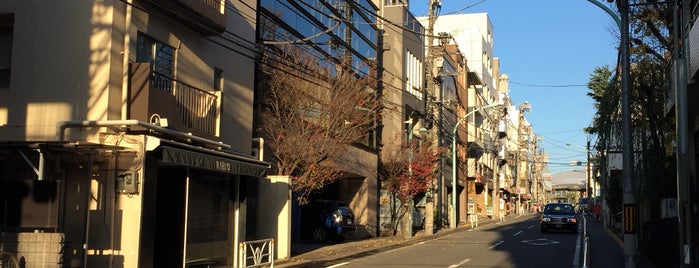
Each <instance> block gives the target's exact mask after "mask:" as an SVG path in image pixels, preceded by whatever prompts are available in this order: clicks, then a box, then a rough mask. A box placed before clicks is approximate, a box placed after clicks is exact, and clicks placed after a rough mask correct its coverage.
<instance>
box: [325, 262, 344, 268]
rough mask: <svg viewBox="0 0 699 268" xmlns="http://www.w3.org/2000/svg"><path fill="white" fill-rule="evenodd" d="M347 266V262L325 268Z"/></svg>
mask: <svg viewBox="0 0 699 268" xmlns="http://www.w3.org/2000/svg"><path fill="white" fill-rule="evenodd" d="M347 264H349V262H343V263H338V264H335V265H330V266H328V267H325V268H335V267H340V266H343V265H347Z"/></svg>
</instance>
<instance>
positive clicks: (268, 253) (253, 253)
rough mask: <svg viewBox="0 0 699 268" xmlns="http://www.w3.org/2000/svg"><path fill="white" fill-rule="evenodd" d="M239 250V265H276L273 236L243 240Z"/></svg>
mask: <svg viewBox="0 0 699 268" xmlns="http://www.w3.org/2000/svg"><path fill="white" fill-rule="evenodd" d="M238 252H239V256H240V258H239V260H240V263H239V265H238V267H246V268H247V267H262V266H269V267H274V239H273V238H269V239H261V240H253V241H245V242H241V243H240V245H239V246H238Z"/></svg>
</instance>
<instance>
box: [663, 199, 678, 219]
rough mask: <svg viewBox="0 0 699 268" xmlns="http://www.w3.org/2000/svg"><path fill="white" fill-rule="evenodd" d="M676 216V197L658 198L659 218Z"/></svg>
mask: <svg viewBox="0 0 699 268" xmlns="http://www.w3.org/2000/svg"><path fill="white" fill-rule="evenodd" d="M673 217H677V198H663V199H660V218H662V219H666V218H673Z"/></svg>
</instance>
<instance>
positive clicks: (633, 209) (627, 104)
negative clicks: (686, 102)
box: [617, 0, 638, 268]
mask: <svg viewBox="0 0 699 268" xmlns="http://www.w3.org/2000/svg"><path fill="white" fill-rule="evenodd" d="M617 4H618V7H619V12H620V13H621V28H620V35H621V45H620V49H621V101H622V102H621V113H622V116H621V117H622V118H621V120H622V138H623V139H622V161H623V162H622V169H623V173H622V175H623V182H624V189H623V193H624V194H623V203H624V206H623V207H624V213H623V214H622V215H623V222H624V224H623V230H624V257H625V264H626V266H625V267H627V268H634V267H636V244H637V235H636V232H637V231H638V230H637V228H636V226H638V223H637V222H636V219H637V217H636V214H637V212H638V209H637V206H636V200H635V197H634V194H633V147H632V141H633V139H632V137H631V135H632V134H631V88H630V83H629V71H630V69H629V64H630V63H629V1H628V0H622V1H619V2H618V3H617Z"/></svg>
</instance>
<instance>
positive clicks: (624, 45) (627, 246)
mask: <svg viewBox="0 0 699 268" xmlns="http://www.w3.org/2000/svg"><path fill="white" fill-rule="evenodd" d="M587 1H588V2H590V3H593V4H595V5H597V6H598V7H600V8H602V9H603V10H604V11H605V12H607V14H609V16H611V17H612V18H613V19H614V21H616V23H617V26H619V35H620V38H621V40H620V42H619V43H620V44H619V54H621V59H620V61H621V123H622V131H621V135H622V142H621V143H622V144H621V150H622V170H623V173H622V181H623V185H624V187H623V197H622V199H623V203H624V204H623V208H624V213H623V214H622V215H623V217H624V218H623V221H624V222H626V223H630V224H624V226H623V228H622V229H623V232H624V239H623V240H624V259H625V262H624V264H625V267H627V268H633V267H636V259H635V258H636V243H637V236H636V231H637V230H636V229H637V228H636V227H637V226H638V223H637V222H636V221H637V218H634V217H635V214H636V213H637V212H638V205H637V204H636V198H635V197H634V196H633V181H632V179H633V174H632V172H633V170H632V169H633V160H632V157H633V152H632V150H633V147H632V145H633V144H632V141H633V140H632V139H631V87H630V83H629V70H630V66H629V65H630V61H629V1H628V0H619V1H617V7H618V8H619V13H620V15H621V17H620V16H618V15H617V14H616V13H614V12H613V11H611V10H610V9H609V8H607V7H606V6H604V5H603V4H601V3H600V2H598V1H596V0H587ZM629 227H630V228H631V230H628V229H627V228H629Z"/></svg>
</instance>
